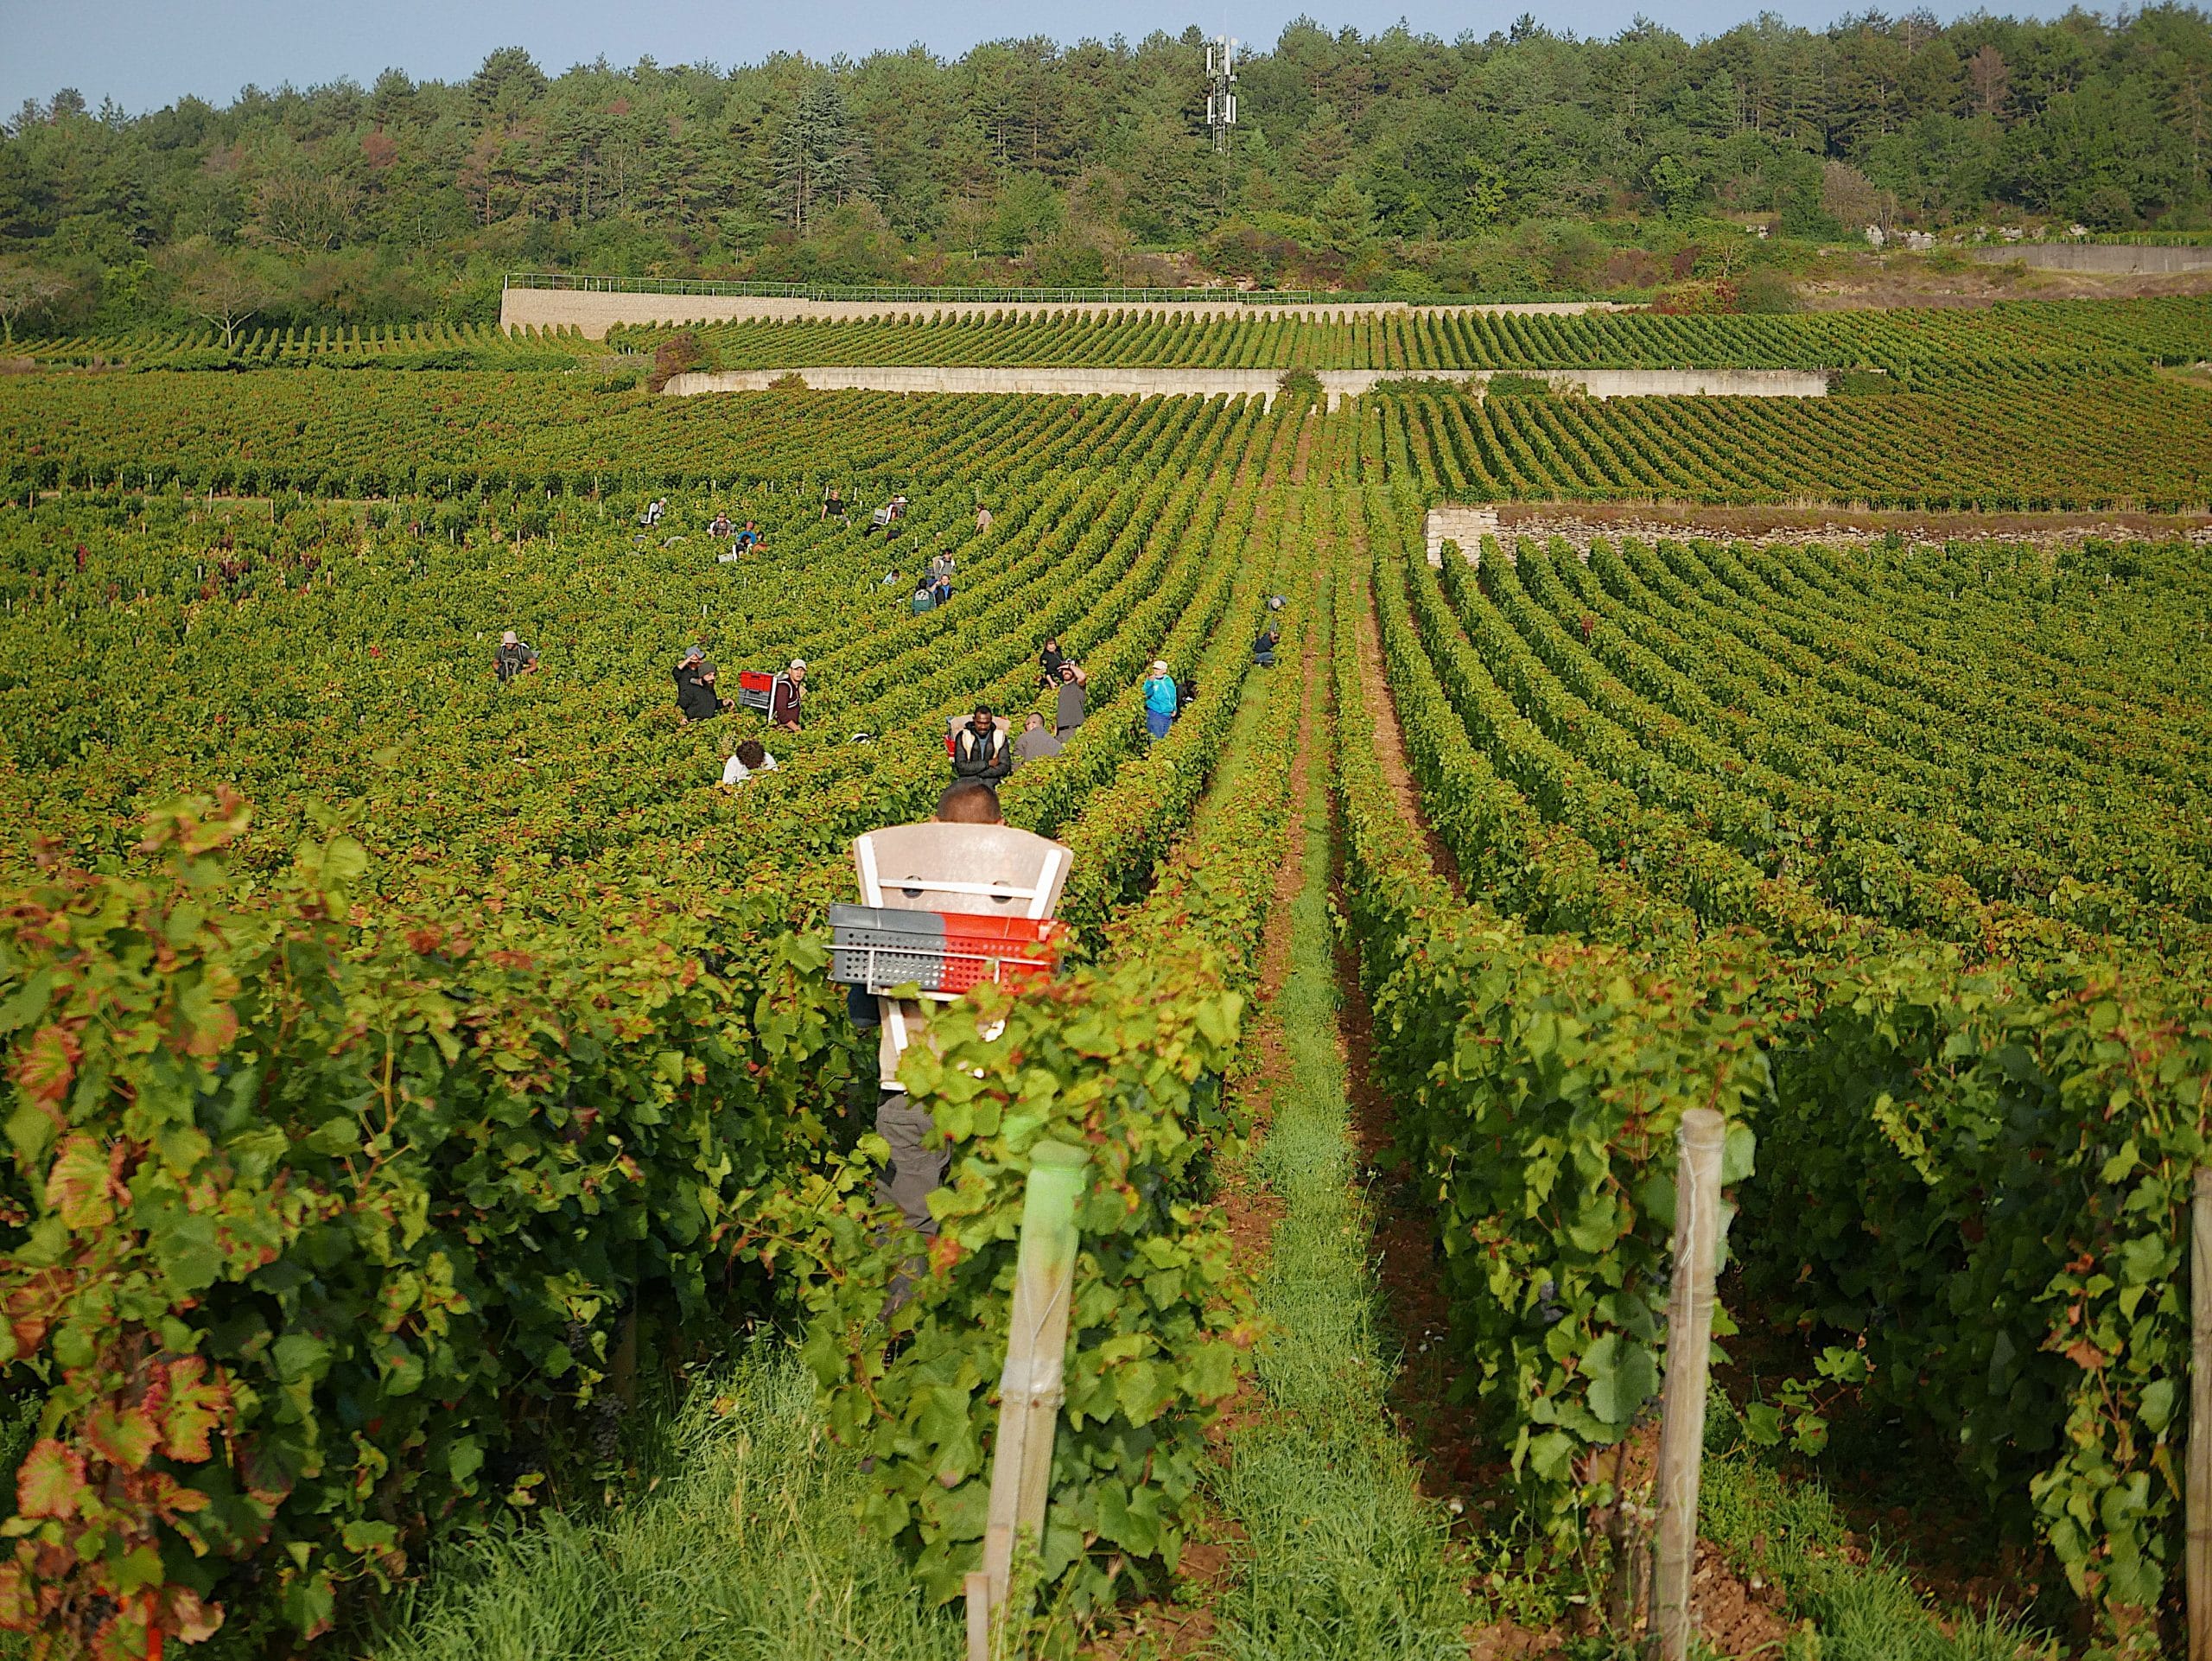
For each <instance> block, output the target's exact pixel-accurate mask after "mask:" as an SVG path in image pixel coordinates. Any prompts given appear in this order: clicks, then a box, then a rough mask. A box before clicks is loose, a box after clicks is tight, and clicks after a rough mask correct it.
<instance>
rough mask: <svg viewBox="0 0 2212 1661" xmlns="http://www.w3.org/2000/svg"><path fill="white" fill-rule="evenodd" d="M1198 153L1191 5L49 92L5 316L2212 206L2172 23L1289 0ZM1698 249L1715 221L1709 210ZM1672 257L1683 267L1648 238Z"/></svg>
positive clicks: (108, 325) (1751, 253)
mask: <svg viewBox="0 0 2212 1661" xmlns="http://www.w3.org/2000/svg"><path fill="white" fill-rule="evenodd" d="M1240 94H1241V113H1242V116H1243V125H1242V126H1241V127H1240V128H1239V129H1238V130H1236V133H1235V135H1234V137H1233V141H1232V143H1231V144H1230V147H1229V149H1228V150H1227V151H1226V152H1225V153H1220V154H1217V152H1216V150H1215V149H1214V147H1213V144H1212V142H1211V138H1210V137H1209V135H1208V134H1207V132H1206V131H1205V126H1204V121H1203V110H1204V80H1203V43H1202V41H1201V36H1200V33H1199V30H1198V29H1197V28H1196V27H1192V28H1190V29H1185V30H1184V31H1183V33H1182V34H1181V35H1179V36H1175V35H1167V34H1166V33H1155V34H1154V35H1149V36H1147V38H1146V39H1145V40H1143V41H1141V42H1138V43H1135V44H1131V43H1129V42H1128V41H1123V40H1122V39H1120V38H1119V37H1116V39H1114V40H1112V41H1106V42H1103V43H1102V42H1099V41H1084V42H1082V43H1081V44H1078V45H1076V46H1072V47H1061V46H1058V45H1056V44H1054V43H1053V42H1052V41H1049V40H1046V39H1044V38H1042V37H1038V38H1033V39H1030V40H1025V41H997V42H992V43H989V44H986V45H982V46H979V47H976V48H975V49H974V50H972V51H970V52H969V53H967V54H965V55H964V56H962V57H960V58H957V59H946V58H942V57H939V56H938V55H936V54H932V53H931V52H930V51H928V50H927V49H926V48H922V47H919V46H916V47H913V48H908V49H906V50H905V51H901V52H879V53H876V54H872V55H870V56H868V57H866V58H864V59H861V60H857V61H846V60H838V61H835V62H832V63H830V64H827V65H823V64H817V63H815V62H811V61H810V60H807V59H805V58H803V57H799V56H795V55H791V54H776V55H773V56H772V57H770V58H768V59H767V60H766V61H764V62H760V63H757V64H751V65H746V66H741V67H736V68H733V69H729V70H728V71H724V70H722V69H720V68H717V67H714V66H712V65H697V66H691V67H673V66H666V67H664V66H661V65H658V64H655V63H654V62H652V60H641V61H640V62H639V63H638V64H637V65H635V66H634V67H628V68H618V67H613V65H611V64H609V63H607V62H606V61H605V60H601V61H599V62H597V63H594V64H589V65H584V66H579V67H573V68H570V69H569V70H567V71H566V72H565V73H560V74H558V75H549V74H548V73H547V72H546V70H545V69H544V68H543V67H540V66H539V65H538V64H537V63H536V62H534V61H533V60H531V57H530V55H529V54H528V53H527V52H525V51H524V50H523V49H521V48H509V49H505V50H502V51H499V52H496V53H494V54H492V56H491V57H489V58H488V59H486V60H485V62H484V64H483V66H482V67H481V68H480V70H479V71H478V72H477V73H476V74H474V76H473V77H471V78H470V79H468V80H466V81H462V82H455V83H451V84H448V83H441V82H429V81H425V82H417V81H415V80H411V79H410V77H409V76H408V75H407V74H406V73H404V71H403V70H401V69H397V68H393V69H388V70H386V71H385V73H382V74H381V75H378V77H376V79H375V80H374V83H373V84H372V86H367V87H363V86H359V85H357V84H354V83H353V82H350V81H339V82H335V83H334V84H332V85H329V86H318V87H313V88H309V89H308V90H305V91H300V90H296V89H293V88H291V87H283V88H279V89H277V90H276V91H273V92H270V91H264V90H262V89H259V88H256V87H251V86H249V87H247V88H245V89H244V90H243V91H242V92H238V95H237V96H236V98H235V99H233V100H232V102H231V103H229V104H228V105H224V106H219V105H215V104H213V103H210V102H207V101H204V100H203V99H198V98H188V99H181V100H180V101H179V102H177V103H176V104H175V105H172V106H170V107H168V108H167V109H163V110H160V111H153V112H150V113H144V114H137V115H133V114H130V113H129V112H126V111H121V110H118V109H115V108H113V107H108V108H104V109H101V110H99V111H93V110H92V109H90V108H88V107H87V105H86V100H85V99H83V98H82V97H81V96H79V95H78V94H77V93H75V92H69V91H66V90H65V91H63V92H59V93H57V94H56V95H55V96H54V98H53V99H50V100H48V101H46V102H43V103H39V102H32V103H27V104H26V105H24V106H23V108H22V110H21V111H19V112H18V114H17V115H16V118H15V119H14V120H13V121H12V122H11V123H10V124H9V125H8V127H7V129H6V133H5V137H4V139H0V270H5V272H6V273H7V277H6V281H5V282H4V283H0V301H4V305H0V309H4V312H5V321H6V322H7V324H8V325H9V326H10V329H11V330H12V331H21V330H22V329H25V328H30V329H35V330H39V331H41V332H48V333H51V332H56V331H64V330H69V329H111V330H112V329H124V328H134V327H137V326H140V325H143V324H149V323H157V322H167V323H177V322H182V321H188V320H189V319H190V318H191V317H192V316H194V315H206V313H207V311H208V309H209V307H210V305H211V303H212V298H211V297H213V296H227V299H228V302H230V304H232V305H233V306H235V305H236V304H238V302H240V301H241V300H250V301H251V302H253V304H252V308H251V309H254V310H255V311H256V312H257V313H258V314H259V315H261V316H262V317H263V318H264V320H265V321H270V322H278V323H282V322H302V323H304V322H313V321H322V322H340V321H345V322H353V323H370V322H380V321H403V320H407V319H412V318H418V317H428V316H442V317H444V318H446V319H448V320H449V321H490V320H491V317H492V315H493V307H494V305H495V303H496V295H497V290H498V287H499V274H500V272H501V271H503V270H512V269H515V268H517V267H518V266H531V267H539V268H548V269H555V270H593V271H601V272H613V273H620V274H626V275H637V276H645V275H656V276H677V277H683V276H707V277H746V278H757V279H761V280H768V281H791V280H813V281H899V282H907V283H943V282H960V283H979V282H980V283H1060V284H1069V283H1103V282H1110V283H1119V284H1158V283H1182V282H1185V281H1189V280H1191V279H1192V277H1193V276H1197V275H1206V276H1212V277H1225V278H1234V279H1239V280H1249V281H1257V282H1261V283H1268V284H1273V285H1278V286H1286V287H1305V286H1319V287H1349V288H1355V289H1398V290H1406V291H1409V292H1421V291H1424V290H1437V289H1446V290H1462V291H1465V290H1475V291H1482V292H1491V293H1523V294H1529V293H1544V292H1589V291H1627V290H1634V291H1638V292H1648V291H1649V290H1650V289H1652V288H1653V287H1654V286H1655V285H1656V284H1659V283H1662V282H1664V281H1667V280H1669V278H1670V277H1681V276H1683V275H1686V274H1688V270H1689V269H1690V266H1691V265H1695V266H1696V267H1697V269H1698V270H1699V271H1700V274H1704V273H1705V272H1706V270H1707V265H1709V264H1710V259H1709V252H1710V248H1711V245H1713V242H1714V240H1715V239H1716V238H1719V237H1720V236H1722V234H1723V233H1724V232H1730V231H1731V227H1730V226H1727V225H1726V223H1724V222H1720V221H1724V220H1725V219H1726V218H1728V217H1733V218H1734V219H1735V220H1738V222H1739V223H1741V222H1748V221H1749V220H1750V218H1751V216H1758V219H1759V220H1760V222H1761V224H1762V225H1764V226H1765V227H1766V228H1769V229H1770V231H1771V232H1774V233H1776V234H1775V235H1774V237H1773V238H1772V239H1770V240H1769V241H1765V242H1760V241H1758V239H1754V238H1751V237H1748V236H1745V237H1743V238H1742V245H1743V246H1742V253H1743V257H1744V258H1746V259H1751V258H1758V259H1763V260H1766V261H1770V262H1781V263H1786V262H1787V261H1788V260H1789V258H1792V257H1793V250H1798V249H1801V247H1802V245H1801V244H1798V243H1793V242H1791V241H1790V240H1789V239H1793V238H1794V239H1806V240H1807V241H1808V242H1817V241H1819V240H1821V239H1840V238H1844V237H1847V236H1849V237H1859V236H1861V235H1863V231H1864V227H1865V226H1866V225H1867V224H1869V223H1882V224H1885V225H1888V226H1891V227H1892V228H1898V227H1907V226H1955V225H1965V224H1972V223H1975V222H1994V221H1997V220H2006V219H2010V220H2016V221H2017V220H2048V221H2050V222H2051V223H2054V224H2056V225H2058V226H2069V225H2071V224H2075V223H2079V224H2081V225H2082V226H2087V227H2088V228H2090V229H2093V230H2100V231H2111V230H2128V229H2137V228H2145V227H2158V228H2187V227H2190V226H2203V225H2204V224H2206V223H2207V212H2208V204H2212V182H2208V181H2209V180H2212V19H2208V17H2207V16H2206V14H2205V13H2204V12H2203V11H2202V10H2196V9H2194V8H2190V7H2183V6H2173V5H2165V6H2157V7H2152V8H2150V9H2148V10H2143V11H2141V12H2139V13H2135V14H2133V15H2132V16H2125V17H2124V21H2120V22H2108V21H2106V20H2103V19H2101V18H2100V17H2097V16H2091V15H2088V14H2085V13H2082V12H2078V11H2077V12H2075V13H2071V14H2069V16H2065V17H2063V18H2061V19H2058V20H2056V21H2055V22H2032V21H2031V22H2016V21H2013V20H2012V19H2008V18H2003V17H1989V16H1976V17H1970V18H1967V19H1964V20H1962V21H1961V22H1957V23H1955V24H1953V25H1951V26H1950V27H1948V28H1943V27H1939V26H1938V25H1937V24H1936V22H1935V20H1934V19H1933V18H1932V17H1930V16H1928V15H1927V14H1926V13H1924V12H1922V13H1915V14H1912V15H1909V16H1902V17H1897V18H1889V17H1885V16H1882V15H1880V14H1878V13H1869V14H1867V15H1866V16H1863V17H1857V18H1849V19H1846V20H1845V21H1843V22H1840V23H1839V24H1837V25H1836V26H1835V27H1834V28H1832V29H1828V30H1827V31H1825V32H1809V31H1807V30H1805V29H1798V28H1796V27H1793V26H1789V25H1786V24H1784V23H1783V22H1779V21H1778V20H1777V19H1775V18H1773V17H1767V18H1764V19H1762V20H1760V21H1758V22H1751V23H1746V24H1745V25H1742V26H1740V27H1738V28H1737V29H1732V30H1730V31H1729V32H1728V33H1726V34H1725V35H1720V36H1719V37H1717V38H1713V39H1710V40H1707V41H1700V42H1697V43H1694V44H1693V43H1692V42H1690V41H1686V40H1684V39H1683V38H1682V37H1681V36H1680V35H1675V34H1674V33H1672V32H1670V31H1669V30H1667V29H1662V28H1659V27H1657V26H1656V25H1652V24H1649V23H1640V24H1639V25H1638V26H1637V27H1636V28H1633V29H1630V30H1629V31H1627V32H1626V33H1624V34H1622V35H1619V36H1618V37H1616V38H1614V39H1611V40H1607V41H1594V40H1593V41H1577V40H1575V39H1573V38H1572V37H1571V36H1567V35H1555V34H1553V33H1551V32H1550V31H1548V29H1546V28H1545V27H1544V26H1543V25H1542V24H1541V22H1539V21H1538V20H1536V19H1535V18H1533V17H1523V18H1522V20H1521V21H1520V22H1517V23H1516V24H1515V25H1514V27H1513V28H1512V29H1511V30H1510V33H1505V34H1492V35H1489V36H1487V37H1486V38H1476V37H1475V36H1473V35H1464V36H1462V37H1461V38H1460V39H1459V40H1458V41H1451V42H1446V41H1440V40H1436V39H1434V38H1432V37H1427V36H1421V35H1413V34H1411V33H1408V32H1407V31H1405V30H1403V29H1393V30H1389V31H1387V32H1385V33H1383V34H1381V35H1372V36H1368V35H1361V34H1360V33H1359V32H1358V31H1357V30H1355V29H1345V30H1344V31H1342V32H1341V33H1337V34H1332V33H1330V32H1329V31H1328V30H1326V29H1323V28H1321V27H1320V26H1319V25H1317V24H1315V23H1313V22H1310V21H1306V20H1300V21H1299V22H1294V23H1293V24H1291V25H1290V26H1289V27H1288V28H1287V29H1284V31H1283V32H1282V34H1281V37H1280V39H1279V40H1277V41H1275V43H1274V46H1273V48H1272V49H1269V50H1265V51H1262V52H1259V53H1257V54H1255V55H1253V56H1251V57H1250V58H1249V59H1248V60H1246V61H1245V62H1244V63H1243V66H1242V80H1241V84H1240ZM1733 234H1735V235H1738V236H1741V234H1742V233H1741V232H1733ZM1700 244H1701V245H1702V246H1701V247H1700V250H1699V251H1700V253H1702V254H1705V255H1707V258H1706V260H1705V262H1704V263H1703V264H1700V261H1699V255H1698V254H1693V255H1692V258H1691V261H1690V264H1688V265H1686V264H1682V263H1681V258H1680V257H1681V255H1682V254H1683V253H1684V252H1685V251H1686V250H1688V249H1690V248H1692V247H1694V246H1697V245H1700Z"/></svg>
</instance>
